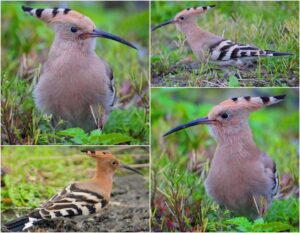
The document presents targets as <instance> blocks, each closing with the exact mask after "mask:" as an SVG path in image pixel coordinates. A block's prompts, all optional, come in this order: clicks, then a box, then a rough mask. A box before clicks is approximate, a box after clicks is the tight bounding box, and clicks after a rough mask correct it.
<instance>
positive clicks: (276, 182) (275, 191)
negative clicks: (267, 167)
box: [272, 163, 279, 198]
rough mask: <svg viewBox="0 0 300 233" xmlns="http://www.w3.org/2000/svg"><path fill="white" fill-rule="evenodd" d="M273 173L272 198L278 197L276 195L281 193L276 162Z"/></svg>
mask: <svg viewBox="0 0 300 233" xmlns="http://www.w3.org/2000/svg"><path fill="white" fill-rule="evenodd" d="M273 174H274V176H273V186H272V198H276V196H277V195H278V194H279V177H278V173H277V169H276V164H275V163H274V167H273Z"/></svg>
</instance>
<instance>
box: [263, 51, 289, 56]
mask: <svg viewBox="0 0 300 233" xmlns="http://www.w3.org/2000/svg"><path fill="white" fill-rule="evenodd" d="M266 53H267V54H266V55H267V56H273V57H281V56H293V55H294V54H293V53H286V52H275V51H271V50H266Z"/></svg>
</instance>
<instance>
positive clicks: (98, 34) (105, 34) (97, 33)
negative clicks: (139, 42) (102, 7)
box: [87, 30, 137, 50]
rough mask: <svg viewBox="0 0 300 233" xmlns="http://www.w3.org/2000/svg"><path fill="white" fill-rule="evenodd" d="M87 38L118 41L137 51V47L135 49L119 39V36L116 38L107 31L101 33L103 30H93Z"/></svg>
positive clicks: (130, 44)
mask: <svg viewBox="0 0 300 233" xmlns="http://www.w3.org/2000/svg"><path fill="white" fill-rule="evenodd" d="M87 37H88V38H93V37H103V38H107V39H110V40H114V41H117V42H119V43H121V44H125V45H127V46H129V47H131V48H134V49H136V50H137V47H135V46H134V45H133V44H132V43H130V42H128V41H126V40H124V39H123V38H121V37H119V36H116V35H113V34H111V33H108V32H105V31H101V30H93V32H92V33H88V34H87Z"/></svg>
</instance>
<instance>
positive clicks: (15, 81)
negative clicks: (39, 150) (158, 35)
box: [1, 1, 149, 145]
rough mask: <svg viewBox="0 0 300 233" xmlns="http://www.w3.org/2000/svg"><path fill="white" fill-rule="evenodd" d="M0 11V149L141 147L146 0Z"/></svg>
mask: <svg viewBox="0 0 300 233" xmlns="http://www.w3.org/2000/svg"><path fill="white" fill-rule="evenodd" d="M1 7H2V8H1V9H2V10H1V12H2V27H1V31H2V37H1V38H2V47H1V48H2V59H1V60H2V89H1V91H2V96H1V100H2V108H1V115H2V119H1V123H2V131H1V132H2V134H1V139H2V141H1V143H2V144H5V145H6V144H10V145H12V144H39V145H40V144H43V145H48V144H77V145H87V144H90V145H116V144H130V145H147V144H149V137H148V134H149V124H148V123H149V116H148V108H149V82H148V75H149V64H148V59H149V52H148V46H149V45H148V38H149V30H148V29H149V2H147V1H138V2H135V1H125V2H111V1H87V2H85V1H78V2H72V1H71V2H69V1H68V2H43V1H37V2H26V1H22V2H19V1H14V2H8V1H5V2H1ZM137 22H138V23H137Z"/></svg>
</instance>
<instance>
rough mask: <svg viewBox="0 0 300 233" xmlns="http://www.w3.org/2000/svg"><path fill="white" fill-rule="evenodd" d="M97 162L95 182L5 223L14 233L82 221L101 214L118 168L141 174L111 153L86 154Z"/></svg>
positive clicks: (71, 188)
mask: <svg viewBox="0 0 300 233" xmlns="http://www.w3.org/2000/svg"><path fill="white" fill-rule="evenodd" d="M83 152H86V153H87V155H89V156H90V157H93V158H95V159H96V172H95V175H94V177H93V178H92V179H90V180H87V181H80V182H75V183H72V184H70V185H68V186H67V187H66V188H65V189H63V190H62V191H61V192H59V193H57V194H56V195H54V196H53V197H52V198H50V199H49V200H48V201H47V202H45V203H44V204H42V205H41V206H40V207H38V208H36V209H34V210H33V211H32V212H30V213H29V214H27V215H25V216H22V217H20V218H17V219H16V220H13V221H11V222H8V223H6V224H5V226H6V228H7V229H8V230H9V231H11V232H18V231H25V230H28V229H30V228H31V227H33V226H37V225H40V224H42V223H44V222H45V221H47V220H48V221H49V220H55V219H62V220H67V221H77V223H78V224H79V225H80V224H82V222H83V221H84V220H85V219H87V218H89V217H92V216H93V215H95V214H98V213H100V212H101V209H103V208H104V207H105V206H106V205H107V204H108V202H109V200H110V195H111V191H112V179H113V175H114V173H115V171H116V170H117V169H118V168H125V169H129V170H131V171H133V172H136V173H138V174H140V175H141V173H140V172H139V171H138V170H136V169H133V168H131V167H129V166H127V165H124V164H121V163H120V161H119V160H118V159H117V158H116V157H115V156H113V155H112V154H111V153H110V152H104V151H91V150H87V151H83Z"/></svg>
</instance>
